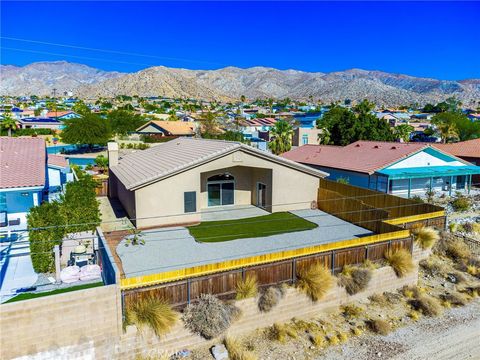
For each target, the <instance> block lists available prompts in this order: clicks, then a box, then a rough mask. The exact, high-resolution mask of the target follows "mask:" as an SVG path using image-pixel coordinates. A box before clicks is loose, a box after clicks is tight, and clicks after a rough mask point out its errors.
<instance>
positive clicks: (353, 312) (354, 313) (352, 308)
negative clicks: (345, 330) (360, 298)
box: [341, 304, 364, 318]
mask: <svg viewBox="0 0 480 360" xmlns="http://www.w3.org/2000/svg"><path fill="white" fill-rule="evenodd" d="M341 310H342V314H343V315H344V316H345V317H347V318H358V317H359V316H360V315H362V314H363V312H364V309H363V308H361V307H360V306H357V305H355V304H347V305H343V306H342V307H341Z"/></svg>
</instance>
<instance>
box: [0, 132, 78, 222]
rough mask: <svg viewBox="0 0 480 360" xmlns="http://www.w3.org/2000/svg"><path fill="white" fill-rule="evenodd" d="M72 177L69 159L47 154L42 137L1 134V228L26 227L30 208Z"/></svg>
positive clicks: (51, 194) (51, 195)
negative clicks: (6, 135) (5, 135)
mask: <svg viewBox="0 0 480 360" xmlns="http://www.w3.org/2000/svg"><path fill="white" fill-rule="evenodd" d="M72 180H73V175H72V173H71V172H70V168H69V165H68V162H67V161H66V159H65V158H63V157H61V156H56V155H48V154H47V151H46V147H45V141H44V140H43V139H41V138H34V137H4V136H2V137H0V220H1V221H0V225H1V227H0V230H2V231H3V230H5V228H7V229H8V228H9V227H12V226H13V227H14V228H15V229H25V228H26V216H27V214H28V212H29V210H30V208H31V207H33V206H37V205H39V204H40V203H41V202H42V201H46V200H48V199H49V198H52V197H55V195H56V194H58V192H59V191H61V190H62V188H63V185H65V184H66V182H68V181H72Z"/></svg>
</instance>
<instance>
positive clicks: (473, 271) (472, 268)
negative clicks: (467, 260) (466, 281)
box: [467, 265, 480, 276]
mask: <svg viewBox="0 0 480 360" xmlns="http://www.w3.org/2000/svg"><path fill="white" fill-rule="evenodd" d="M479 272H480V270H479V269H478V268H477V267H476V266H475V265H467V273H468V274H470V275H472V276H476V275H478V273H479Z"/></svg>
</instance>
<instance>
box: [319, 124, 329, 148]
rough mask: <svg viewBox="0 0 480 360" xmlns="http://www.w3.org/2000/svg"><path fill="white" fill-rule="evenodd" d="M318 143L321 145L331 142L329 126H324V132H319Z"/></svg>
mask: <svg viewBox="0 0 480 360" xmlns="http://www.w3.org/2000/svg"><path fill="white" fill-rule="evenodd" d="M317 140H318V143H319V144H320V145H322V144H323V145H328V144H330V142H331V134H330V131H329V130H328V129H327V128H323V129H322V132H321V133H319V134H318V137H317Z"/></svg>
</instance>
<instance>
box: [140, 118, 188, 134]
mask: <svg viewBox="0 0 480 360" xmlns="http://www.w3.org/2000/svg"><path fill="white" fill-rule="evenodd" d="M136 132H137V133H138V134H143V135H149V136H155V137H163V136H172V137H173V136H193V135H194V134H195V129H194V125H193V124H192V123H190V122H184V121H167V120H165V121H162V120H151V121H149V122H148V123H146V124H145V125H142V126H140V127H139V128H138V129H137V130H136Z"/></svg>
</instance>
